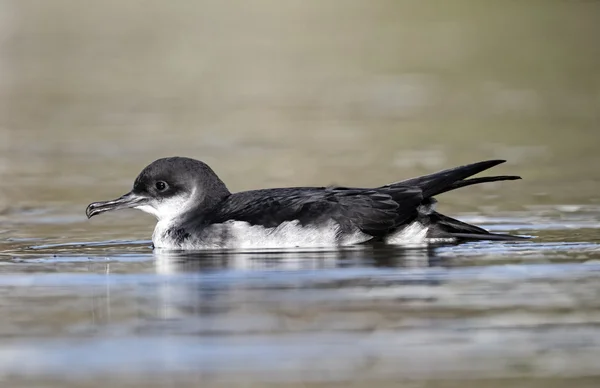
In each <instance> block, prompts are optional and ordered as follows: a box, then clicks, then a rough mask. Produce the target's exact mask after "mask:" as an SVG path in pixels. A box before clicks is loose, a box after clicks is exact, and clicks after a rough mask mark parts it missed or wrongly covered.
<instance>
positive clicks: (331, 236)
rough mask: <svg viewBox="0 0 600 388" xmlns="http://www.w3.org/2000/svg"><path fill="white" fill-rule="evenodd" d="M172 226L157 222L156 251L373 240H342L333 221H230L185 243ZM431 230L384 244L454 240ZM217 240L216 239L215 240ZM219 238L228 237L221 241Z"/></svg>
mask: <svg viewBox="0 0 600 388" xmlns="http://www.w3.org/2000/svg"><path fill="white" fill-rule="evenodd" d="M169 228H170V225H169V223H166V222H164V221H161V222H158V223H157V225H156V228H155V230H154V234H153V236H152V242H153V243H154V246H155V247H156V248H163V249H183V250H200V249H268V248H317V247H336V246H348V245H354V244H360V243H363V242H366V241H369V240H370V239H371V238H372V236H369V235H367V234H365V233H362V232H361V231H359V230H358V229H357V230H355V231H353V232H352V233H346V234H344V235H342V236H339V226H338V225H337V224H336V223H335V222H333V221H331V222H330V223H328V224H326V225H322V226H319V227H317V226H302V225H300V223H299V222H298V221H288V222H284V223H282V224H281V225H279V226H278V227H276V228H264V227H262V226H258V225H250V224H249V223H247V222H242V221H228V222H225V223H222V224H214V225H211V226H209V227H208V228H207V229H206V230H205V231H204V232H205V233H200V235H201V236H203V237H202V238H199V236H191V237H190V238H187V239H185V240H184V241H183V242H181V243H178V242H177V241H175V240H173V239H172V238H169V237H168V236H166V235H165V232H166V231H167V230H168V229H169ZM428 229H429V228H428V227H426V226H424V225H422V224H421V223H419V222H414V223H412V224H410V225H408V226H406V227H405V228H403V229H402V230H400V231H398V232H396V233H394V234H393V235H390V236H388V237H387V238H385V240H384V241H385V243H387V244H391V245H401V246H406V247H422V246H427V245H428V244H430V243H439V242H451V241H453V239H451V238H445V239H439V238H435V239H432V238H427V232H428ZM215 236H216V237H215ZM219 236H227V238H226V239H224V240H222V239H220V238H219Z"/></svg>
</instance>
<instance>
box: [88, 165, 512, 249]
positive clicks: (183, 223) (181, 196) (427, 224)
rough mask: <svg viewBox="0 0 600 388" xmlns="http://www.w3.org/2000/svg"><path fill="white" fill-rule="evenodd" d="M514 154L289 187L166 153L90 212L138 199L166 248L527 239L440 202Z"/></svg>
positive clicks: (135, 204) (155, 240)
mask: <svg viewBox="0 0 600 388" xmlns="http://www.w3.org/2000/svg"><path fill="white" fill-rule="evenodd" d="M504 162H506V161H505V160H486V161H481V162H477V163H471V164H466V165H463V166H459V167H455V168H450V169H447V170H443V171H439V172H436V173H433V174H429V175H424V176H420V177H416V178H411V179H406V180H402V181H399V182H395V183H390V184H386V185H384V186H380V187H375V188H357V187H342V186H323V187H285V188H267V189H258V190H249V191H242V192H236V193H231V192H230V191H229V190H228V189H227V186H226V185H225V183H223V181H222V180H221V179H220V178H219V177H218V176H217V174H216V173H215V172H214V171H213V170H212V169H211V168H210V167H209V166H208V165H207V164H206V163H204V162H202V161H199V160H196V159H192V158H187V157H180V156H175V157H166V158H161V159H158V160H155V161H154V162H152V163H150V164H149V165H148V166H146V167H145V168H144V169H143V170H142V171H141V172H140V174H139V175H138V176H137V178H136V179H135V181H134V184H133V189H132V190H131V191H130V192H128V193H127V194H125V195H123V196H121V197H119V198H117V199H114V200H110V201H102V202H93V203H91V204H90V205H88V207H87V209H86V215H87V217H88V218H92V217H93V216H95V215H97V214H101V213H104V212H108V211H113V210H119V209H127V208H136V209H139V210H142V211H144V212H146V213H149V214H151V215H153V216H155V217H156V219H157V223H156V226H155V228H154V233H153V234H152V244H153V248H159V249H165V250H203V249H252V248H311V247H341V246H353V245H363V244H390V245H401V246H415V245H417V246H422V245H429V244H436V243H461V242H465V241H477V240H496V241H509V240H518V239H520V238H522V237H520V236H514V235H507V234H498V233H492V232H489V231H487V230H485V229H483V228H480V227H478V226H475V225H471V224H468V223H465V222H462V221H459V220H457V219H454V218H451V217H448V216H445V215H442V214H440V213H438V212H437V211H436V210H435V205H436V203H437V200H436V199H435V198H434V197H436V196H438V195H440V194H443V193H446V192H449V191H452V190H456V189H460V188H464V187H467V186H471V185H476V184H480V183H487V182H496V181H508V180H516V179H521V177H520V176H514V175H500V176H489V177H480V178H471V176H473V175H475V174H478V173H480V172H482V171H484V170H487V169H490V168H492V167H494V166H497V165H499V164H501V163H504Z"/></svg>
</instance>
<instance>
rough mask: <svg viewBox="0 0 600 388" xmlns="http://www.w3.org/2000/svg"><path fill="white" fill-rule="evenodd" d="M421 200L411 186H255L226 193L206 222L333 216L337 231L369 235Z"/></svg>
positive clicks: (308, 221) (269, 222) (310, 221)
mask: <svg viewBox="0 0 600 388" xmlns="http://www.w3.org/2000/svg"><path fill="white" fill-rule="evenodd" d="M392 194H393V196H392ZM421 200H422V196H421V190H419V189H414V188H410V187H397V188H386V189H385V190H379V189H355V188H344V187H320V188H285V189H265V190H254V191H245V192H241V193H235V194H232V195H231V196H229V197H228V198H227V199H226V200H225V201H224V202H223V203H221V206H220V207H219V210H218V211H216V212H215V214H214V215H213V216H212V219H211V220H210V221H211V222H213V223H218V222H225V221H228V220H235V221H245V222H248V223H250V224H251V225H261V226H264V227H276V226H278V225H280V224H281V223H282V222H285V221H294V220H297V221H298V222H300V224H302V225H318V224H320V223H325V222H327V221H330V220H333V221H335V222H337V223H338V224H339V225H340V227H341V231H351V230H355V229H356V228H358V229H359V230H360V231H362V232H363V233H366V234H369V235H371V236H381V235H384V234H385V233H386V232H387V231H388V230H389V229H391V228H393V227H394V226H395V225H397V224H398V222H399V220H400V219H404V218H409V217H410V215H412V214H414V212H415V211H416V208H417V206H419V203H420V202H421ZM409 214H410V215H409Z"/></svg>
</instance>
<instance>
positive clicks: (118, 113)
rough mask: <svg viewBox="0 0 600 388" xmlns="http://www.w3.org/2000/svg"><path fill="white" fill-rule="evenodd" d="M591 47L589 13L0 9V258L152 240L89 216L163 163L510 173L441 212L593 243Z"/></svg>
mask: <svg viewBox="0 0 600 388" xmlns="http://www.w3.org/2000/svg"><path fill="white" fill-rule="evenodd" d="M598 37H600V2H598V1H558V0H556V1H554V0H544V1H535V0H532V1H495V2H484V1H477V0H454V1H400V0H389V1H388V0H371V1H357V0H331V1H318V0H289V1H280V0H262V1H242V0H231V1H227V2H224V1H217V0H214V1H209V0H202V1H191V0H187V1H186V0H176V1H169V2H167V1H152V0H127V1H120V0H104V1H95V2H89V1H78V0H52V1H41V0H0V181H1V182H2V184H1V185H0V221H1V222H2V230H1V231H0V237H2V239H3V241H2V244H3V246H2V249H3V250H4V255H5V256H6V257H9V258H11V260H12V259H14V257H17V256H18V257H24V256H23V255H25V253H23V252H22V249H25V248H26V247H30V246H31V245H32V244H42V243H43V244H50V243H51V244H72V243H75V242H81V241H85V242H97V241H112V240H123V239H125V240H129V241H137V240H148V239H149V237H150V234H151V231H152V228H153V223H154V222H153V220H152V219H151V218H150V217H149V216H147V215H142V214H138V213H131V212H124V213H115V214H112V215H111V216H110V217H108V216H107V217H98V219H97V220H96V219H94V220H93V221H92V222H88V221H86V220H85V218H84V217H85V216H84V209H85V206H86V205H87V204H88V203H90V202H92V201H97V200H105V199H109V198H115V197H117V196H119V195H121V194H123V193H125V192H127V191H129V189H130V187H131V185H132V182H133V179H134V178H135V176H136V175H137V174H138V173H139V171H140V170H141V169H142V168H143V167H144V166H145V165H147V164H148V163H150V162H151V161H153V160H155V159H157V158H160V157H164V156H172V155H180V156H189V157H194V158H198V159H201V160H203V161H205V162H207V163H208V164H209V165H210V166H211V167H212V168H213V169H214V170H215V171H216V172H217V174H218V175H219V176H220V177H221V178H222V179H223V180H224V181H225V182H226V183H227V184H228V186H229V188H230V190H232V191H238V190H246V189H254V188H262V187H276V186H296V185H298V186H305V185H327V184H340V185H352V186H375V185H381V184H384V183H388V182H391V181H396V180H400V179H402V178H408V177H411V176H414V175H418V174H426V173H430V172H433V171H435V170H439V169H443V168H447V167H453V166H455V165H459V164H465V163H470V162H474V161H479V160H483V159H492V158H502V159H507V160H508V163H507V164H506V165H503V166H500V167H497V168H495V169H494V173H498V174H511V175H512V174H515V175H521V176H523V177H524V180H523V181H517V182H504V183H500V184H488V185H482V186H481V187H472V188H469V189H465V190H462V191H459V192H456V193H450V194H447V195H444V197H443V199H442V200H441V201H440V202H441V204H440V206H441V209H442V210H444V211H445V212H448V213H450V214H454V215H455V214H465V215H469V216H470V217H471V220H475V221H476V220H477V219H481V217H486V216H493V215H495V214H496V215H497V214H504V213H503V212H513V213H510V214H513V215H514V214H521V215H523V214H525V216H526V217H534V218H535V217H538V216H546V215H548V214H553V215H554V216H553V217H555V218H554V219H555V220H558V221H556V222H558V223H560V222H561V221H560V220H561V219H563V218H564V217H565V216H564V214H567V216H568V215H569V214H573V213H576V216H577V217H579V218H577V219H579V220H580V221H581V220H583V221H582V222H584V227H581V225H580V224H577V225H579V226H577V225H575V224H572V219H570V218H569V221H568V222H567V221H565V222H566V224H565V223H563V224H562V225H563V226H564V225H567V224H568V225H567V226H566V227H565V228H562V229H560V228H559V229H560V231H558V232H557V231H556V230H554V229H552V228H546V229H544V228H542V229H541V231H539V233H532V234H536V235H541V236H543V237H544V236H545V238H546V239H547V240H546V241H553V242H557V241H558V242H562V241H580V240H581V239H585V240H586V241H588V242H590V241H591V242H593V241H596V240H595V239H597V229H595V228H596V225H598V222H599V221H598V220H599V219H600V218H599V216H598V215H599V214H600V211H599V210H598V207H597V206H598V203H599V201H600V194H599V193H600V168H599V167H598V166H600V152H598V147H599V146H600V44H598ZM519 212H521V213H519ZM525 216H523V217H525ZM478 217H480V218H478ZM528 219H530V218H521V219H516V221H515V220H514V219H511V220H510V221H509V223H513V224H514V223H517V224H520V223H521V224H522V223H527V220H528ZM524 220H525V221H524ZM569 222H571V223H570V224H569ZM573 225H575V226H573ZM550 229H551V230H550ZM565 229H567V230H570V231H571V232H569V233H571V234H565ZM574 229H576V230H574ZM69 249H70V250H71V251H69ZM586 249H588V250H587V251H585V252H587V253H583V254H582V255H583V257H584V258H585V259H586V260H587V259H589V258H590V256H589V254H590V253H589V252H596V251H598V247H597V246H596V245H593V246H591V247H589V246H588V247H587V248H586ZM65 250H67V251H69V252H68V254H70V255H71V256H73V255H74V256H77V255H81V254H82V252H81V251H73V250H72V248H68V249H67V248H65ZM65 250H59V249H53V250H50V251H49V253H48V255H49V256H52V255H54V256H56V255H59V256H60V255H61V254H64V251H65ZM534 251H535V250H534ZM7 252H9V253H7ZM15 252H17V253H15ZM84 253H85V252H84ZM96 253H97V254H98V255H100V256H102V255H108V256H110V255H109V254H107V253H106V252H100V253H98V252H96ZM463 253H464V252H463ZM530 253H531V252H530ZM486 254H487V253H486ZM461 255H462V253H461ZM42 256H43V255H42ZM561 257H562V256H561ZM75 265H77V264H75ZM10 268H12V269H11V271H19V269H17V270H15V269H14V267H10ZM28 268H29V267H28ZM36 268H37V267H36ZM50 268H53V269H50ZM94 268H95V267H94ZM127 268H128V269H123V272H127V271H129V270H131V268H129V267H127ZM28 270H31V268H29V269H28ZM71 270H73V269H72V268H71V267H69V269H68V270H66V271H67V272H69V271H71ZM36 271H37V270H36ZM40 271H42V272H45V271H60V269H56V268H55V267H54V266H53V265H50V266H45V267H44V268H43V269H40ZM90 271H92V272H94V271H103V269H97V268H96V269H92V270H90ZM9 272H10V271H9ZM7 282H8V283H7V284H9V285H10V284H13V283H12V280H10V281H8V280H7ZM0 283H1V282H0ZM59 283H60V282H59ZM7 287H8V286H7ZM8 289H9V288H6V290H8ZM6 292H9V291H6ZM44 292H46V291H44ZM593 292H595V293H596V294H595V295H597V290H595V291H593ZM18 301H20V300H17V299H14V303H17V302H18ZM6 303H7V305H8V302H6ZM19 303H20V302H19ZM132 303H133V302H132ZM5 307H6V306H5ZM597 307H598V306H595V308H597ZM7 311H12V312H13V313H14V311H13V310H7ZM22 313H23V314H25V312H22ZM54 313H56V311H54V312H52V314H54ZM28 314H31V311H29V312H28ZM48 314H50V313H48ZM2 315H4V316H6V315H5V314H2ZM23 317H25V318H23V319H24V320H25V321H27V320H28V319H31V320H33V318H32V316H28V315H26V314H25V315H23ZM44 317H46V318H47V316H46V315H44ZM43 319H44V318H40V317H37V318H36V319H35V320H36V321H38V322H39V321H40V320H41V321H43ZM18 322H22V321H14V322H12V324H14V325H18ZM59 326H60V325H59ZM11 327H13V326H11ZM53 327H55V326H53ZM4 328H5V329H6V326H5V327H4ZM6 330H8V329H6ZM11 330H13V329H10V330H8V331H5V332H3V333H4V334H5V335H6V336H9V337H10V336H16V337H19V336H20V335H22V334H23V333H20V332H19V331H18V330H16V329H15V330H16V331H11ZM50 332H52V330H50ZM7 333H12V334H10V335H8V334H7ZM26 334H27V333H26ZM29 334H31V333H29ZM29 334H27V335H29ZM69 335H70V334H69ZM7 352H8V353H6V354H9V355H10V354H11V353H10V352H9V351H7ZM1 354H2V352H1V351H0V355H1ZM6 357H9V356H6ZM225 359H226V358H225ZM0 370H2V368H0ZM12 372H13V371H12V370H11V369H10V368H8V369H5V370H4V373H5V374H6V375H10V373H12ZM407 373H408V372H407ZM1 375H2V374H1V373H0V377H1ZM407 376H409V377H410V373H409V374H408V375H407ZM444 376H447V375H444ZM13 383H14V384H17V383H16V382H13ZM551 383H552V384H554V383H556V382H555V380H551V382H548V381H544V382H540V384H542V385H540V386H549V385H544V384H551ZM490 384H492V385H490V386H495V385H493V383H490ZM556 384H558V385H557V386H559V385H560V384H561V383H560V382H558V383H556ZM589 384H591V385H590V386H595V385H594V384H595V382H591V383H589Z"/></svg>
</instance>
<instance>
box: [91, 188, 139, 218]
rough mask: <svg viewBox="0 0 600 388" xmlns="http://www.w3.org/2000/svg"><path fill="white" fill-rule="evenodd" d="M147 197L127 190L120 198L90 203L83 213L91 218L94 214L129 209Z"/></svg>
mask: <svg viewBox="0 0 600 388" xmlns="http://www.w3.org/2000/svg"><path fill="white" fill-rule="evenodd" d="M147 200H148V199H147V198H146V197H142V196H141V195H138V194H134V193H132V192H129V193H127V194H125V195H123V196H122V197H120V198H117V199H113V200H111V201H104V202H94V203H90V204H89V205H88V207H87V209H85V214H86V215H87V217H88V218H92V217H93V216H95V215H96V214H100V213H104V212H108V211H111V210H119V209H129V208H132V207H136V206H140V205H142V204H143V203H144V202H146V201H147Z"/></svg>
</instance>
